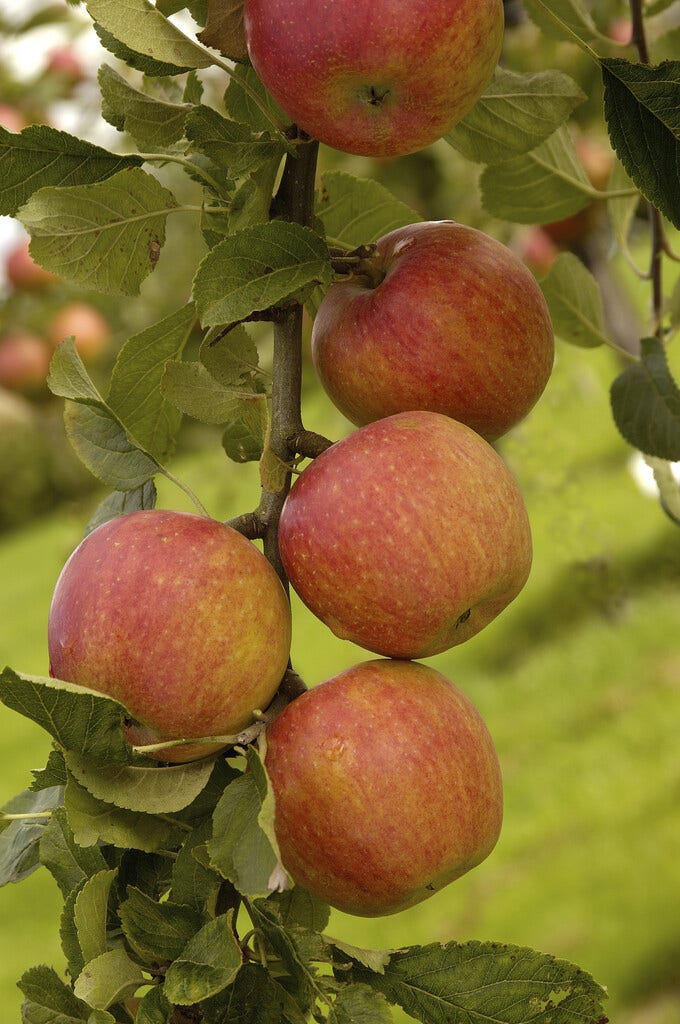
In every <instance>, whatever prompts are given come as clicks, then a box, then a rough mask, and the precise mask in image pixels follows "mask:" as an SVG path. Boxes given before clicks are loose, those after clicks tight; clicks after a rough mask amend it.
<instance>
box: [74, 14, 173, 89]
mask: <svg viewBox="0 0 680 1024" xmlns="http://www.w3.org/2000/svg"><path fill="white" fill-rule="evenodd" d="M78 2H80V0H78ZM93 27H94V30H95V32H96V33H97V35H98V36H99V42H100V43H101V44H102V46H103V47H104V49H105V50H108V51H109V53H111V54H113V56H114V57H117V58H118V59H119V60H122V61H123V62H124V63H125V64H127V65H128V66H129V67H131V68H134V69H135V70H136V71H141V72H143V73H144V74H145V75H149V77H162V76H165V75H183V74H185V73H186V72H187V71H191V70H193V69H192V67H191V66H190V65H179V64H173V63H172V62H171V61H162V60H154V58H153V57H149V56H148V54H144V53H139V52H138V51H137V50H134V49H132V47H130V46H126V45H125V43H123V42H121V40H120V39H117V38H116V36H114V35H113V33H111V32H107V31H106V30H105V29H104V28H102V26H101V25H98V24H97V22H96V21H95V23H94V26H93Z"/></svg>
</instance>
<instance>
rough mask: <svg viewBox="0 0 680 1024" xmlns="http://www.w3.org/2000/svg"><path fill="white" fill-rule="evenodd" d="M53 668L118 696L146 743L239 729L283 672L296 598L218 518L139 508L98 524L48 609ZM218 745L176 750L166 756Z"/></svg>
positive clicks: (176, 757)
mask: <svg viewBox="0 0 680 1024" xmlns="http://www.w3.org/2000/svg"><path fill="white" fill-rule="evenodd" d="M48 634H49V637H48V638H49V653H50V674H51V675H52V676H54V677H56V678H59V679H62V680H64V681H66V682H71V683H77V684H79V685H81V686H86V687H89V688H90V689H92V690H96V691H98V692H100V693H103V694H107V695H108V696H110V697H113V698H114V699H115V700H117V701H120V702H121V703H122V704H123V705H124V706H125V707H126V708H127V709H128V711H129V712H130V714H131V715H132V716H133V717H134V718H135V719H136V720H137V721H138V722H139V723H140V727H141V729H140V731H139V732H138V733H136V732H135V731H133V732H132V733H131V738H132V739H133V741H134V740H135V738H136V737H137V736H139V735H141V736H143V737H144V738H145V739H146V740H148V741H149V742H153V741H154V740H158V741H162V740H166V739H193V738H199V737H204V736H222V735H232V734H234V733H237V732H239V730H241V729H243V728H244V727H245V726H247V725H248V724H250V723H251V722H252V721H253V710H254V709H257V708H260V709H264V708H265V707H266V706H267V705H268V704H269V703H270V701H271V699H272V697H273V696H274V693H275V692H276V689H277V687H278V685H279V682H280V681H281V678H282V676H283V674H284V671H285V669H286V665H287V662H288V654H289V647H290V634H291V617H290V606H289V604H288V600H287V598H286V594H285V592H284V590H283V587H282V586H281V583H280V581H279V579H278V576H277V575H276V573H275V572H274V570H273V568H272V567H271V565H270V564H269V562H268V561H267V560H266V559H265V557H264V555H262V554H260V552H259V551H258V550H257V548H256V547H255V546H254V545H253V544H252V543H251V542H250V541H249V540H246V538H245V537H243V536H242V535H241V534H240V533H237V532H236V531H235V530H232V529H231V527H229V526H225V525H224V524H223V523H219V522H217V521H216V520H214V519H209V518H207V517H205V516H199V515H192V514H188V513H182V512H172V511H166V510H149V511H143V512H132V513H128V514H126V515H122V516H118V517H117V518H115V519H112V520H110V521H109V522H107V523H104V524H103V525H102V526H99V527H98V528H97V529H96V530H93V532H92V533H90V534H89V535H88V536H87V537H86V538H85V540H84V541H82V542H81V544H80V545H79V546H78V547H77V548H76V550H75V551H74V552H73V554H72V555H71V557H70V558H69V560H68V562H67V563H66V565H65V566H64V568H63V570H62V572H61V575H60V576H59V580H58V581H57V585H56V588H55V591H54V595H53V598H52V604H51V608H50V614H49V630H48ZM214 749H219V747H215V746H214V745H207V744H195V745H189V746H185V747H181V746H180V747H175V748H168V749H167V750H166V751H164V752H162V754H159V755H158V756H159V757H162V759H163V760H168V761H177V762H180V761H186V760H190V759H192V758H195V757H200V756H203V755H204V754H206V753H209V752H210V751H211V750H214Z"/></svg>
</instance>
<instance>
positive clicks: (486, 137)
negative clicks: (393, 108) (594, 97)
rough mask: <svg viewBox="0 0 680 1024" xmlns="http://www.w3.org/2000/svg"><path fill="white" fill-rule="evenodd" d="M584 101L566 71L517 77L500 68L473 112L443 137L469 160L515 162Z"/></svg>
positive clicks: (577, 86) (581, 91) (583, 97)
mask: <svg viewBox="0 0 680 1024" xmlns="http://www.w3.org/2000/svg"><path fill="white" fill-rule="evenodd" d="M585 99H586V95H585V93H584V92H583V90H582V89H581V87H580V86H579V85H577V83H576V82H575V81H574V80H573V78H570V77H569V76H568V75H565V74H562V72H561V71H537V72H535V73H533V74H518V73H517V72H516V71H509V70H507V69H506V68H501V67H498V68H497V69H496V73H495V75H494V77H493V78H492V80H491V82H490V83H489V85H487V87H486V89H485V91H484V93H483V94H482V96H481V97H480V99H478V100H477V102H476V103H475V105H474V107H473V108H472V110H471V111H470V113H469V114H467V116H466V117H464V118H463V120H462V121H461V122H459V124H458V125H457V126H456V127H455V128H452V129H451V131H450V132H449V133H448V134H447V135H445V136H444V138H445V139H446V141H447V142H448V143H449V145H451V146H453V147H454V149H457V150H458V151H459V152H460V153H462V154H463V156H465V157H467V159H468V160H474V161H476V162H477V163H483V164H492V163H498V162H500V161H503V160H510V159H511V158H512V157H514V156H520V155H522V154H523V153H528V152H529V151H530V150H532V149H534V148H535V147H536V146H537V145H538V144H539V143H541V142H543V141H544V140H545V139H547V138H548V137H549V136H550V135H552V134H553V132H554V131H556V130H557V129H558V128H559V127H560V125H561V124H563V123H564V122H565V121H566V120H567V118H568V117H569V115H570V114H571V112H572V111H573V110H575V108H576V107H577V106H578V105H579V104H580V103H583V102H584V100H585Z"/></svg>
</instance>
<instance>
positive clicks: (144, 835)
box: [64, 776, 179, 853]
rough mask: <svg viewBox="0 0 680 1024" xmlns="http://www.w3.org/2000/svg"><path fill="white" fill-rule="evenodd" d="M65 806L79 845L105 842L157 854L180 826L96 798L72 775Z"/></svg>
mask: <svg viewBox="0 0 680 1024" xmlns="http://www.w3.org/2000/svg"><path fill="white" fill-rule="evenodd" d="M64 806H65V808H66V815H67V818H68V823H69V827H70V829H71V831H72V832H73V838H74V841H75V842H76V843H78V845H79V846H94V845H95V844H96V843H100V842H103V843H106V844H108V845H111V846H116V847H118V848H119V849H121V850H126V849H131V850H141V851H142V852H143V853H154V852H155V851H156V850H159V849H161V848H162V847H163V846H164V844H165V843H167V842H168V841H169V840H170V838H171V836H172V835H173V833H176V832H177V829H178V828H179V825H178V824H176V823H174V822H173V821H172V820H169V819H167V818H164V817H160V816H159V817H155V816H154V815H153V814H141V813H139V812H137V811H126V810H123V809H122V808H120V807H115V806H114V805H113V804H107V803H105V802H104V801H103V800H97V798H96V797H94V796H92V794H91V793H89V792H88V791H87V790H86V789H85V787H84V786H81V785H80V783H78V782H77V781H76V780H75V779H74V778H73V776H71V777H69V780H68V782H67V784H66V792H65V795H64Z"/></svg>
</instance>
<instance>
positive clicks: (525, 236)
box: [515, 224, 560, 275]
mask: <svg viewBox="0 0 680 1024" xmlns="http://www.w3.org/2000/svg"><path fill="white" fill-rule="evenodd" d="M515 251H516V252H517V255H518V256H520V257H521V259H522V260H523V261H524V263H526V265H527V266H528V267H529V268H530V269H531V270H532V271H533V272H534V273H535V274H539V275H543V274H547V273H548V271H549V270H550V268H551V267H552V265H553V263H554V262H555V260H556V259H557V257H558V256H559V254H560V250H559V249H558V247H557V244H556V243H555V242H554V241H553V240H552V238H551V237H550V235H549V234H548V232H547V231H544V230H543V228H541V227H538V225H535V224H534V225H532V226H531V227H530V228H527V229H526V230H525V231H521V232H520V233H519V235H518V237H517V239H516V242H515Z"/></svg>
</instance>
